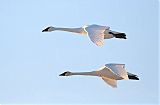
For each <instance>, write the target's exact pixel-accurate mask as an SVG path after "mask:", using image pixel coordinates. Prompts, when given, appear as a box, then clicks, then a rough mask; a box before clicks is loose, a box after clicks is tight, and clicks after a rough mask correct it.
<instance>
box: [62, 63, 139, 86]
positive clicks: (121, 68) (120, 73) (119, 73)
mask: <svg viewBox="0 0 160 105" xmlns="http://www.w3.org/2000/svg"><path fill="white" fill-rule="evenodd" d="M72 75H84V76H98V77H101V78H102V79H103V80H104V81H105V82H106V83H107V84H108V85H110V86H111V87H113V88H116V87H117V80H129V79H131V80H139V78H138V76H137V75H135V74H132V73H129V72H127V71H126V69H125V64H114V63H110V64H105V66H103V67H101V68H99V69H98V70H96V71H91V72H69V71H66V72H64V73H62V74H60V75H59V76H72Z"/></svg>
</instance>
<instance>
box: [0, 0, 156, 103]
mask: <svg viewBox="0 0 160 105" xmlns="http://www.w3.org/2000/svg"><path fill="white" fill-rule="evenodd" d="M0 24H1V25H0V31H1V34H0V103H1V104H11V103H12V104H13V103H14V104H18V103H21V104H22V103H25V104H74V105H75V104H98V105H99V104H113V105H114V104H118V105H119V104H153V105H154V104H158V83H159V81H158V1H156V0H1V2H0ZM86 24H99V25H106V26H110V27H111V29H112V30H115V31H120V32H125V33H126V35H127V38H128V39H127V40H120V39H110V40H105V45H104V46H103V47H97V46H96V45H95V44H93V43H92V42H91V41H90V40H89V38H88V37H84V36H81V35H78V34H74V33H67V32H58V31H56V32H52V33H42V32H41V31H42V29H44V28H46V27H47V26H51V25H52V26H57V27H81V26H83V25H86ZM106 63H125V64H126V68H127V69H128V71H129V72H131V73H134V74H137V75H138V76H139V78H140V80H139V81H118V88H116V89H113V88H111V87H109V86H108V85H107V84H106V83H105V82H104V81H103V80H101V78H98V77H81V76H72V77H59V76H58V75H59V74H60V73H62V72H64V71H68V70H69V71H74V72H78V71H80V72H81V71H92V70H96V69H98V68H100V67H101V66H103V65H104V64H106Z"/></svg>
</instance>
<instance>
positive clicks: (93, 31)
mask: <svg viewBox="0 0 160 105" xmlns="http://www.w3.org/2000/svg"><path fill="white" fill-rule="evenodd" d="M106 29H109V27H106V26H99V25H89V26H88V27H86V28H85V30H86V32H87V33H88V36H89V38H90V39H91V41H92V42H93V43H95V44H96V45H97V46H102V45H103V44H104V31H105V30H106Z"/></svg>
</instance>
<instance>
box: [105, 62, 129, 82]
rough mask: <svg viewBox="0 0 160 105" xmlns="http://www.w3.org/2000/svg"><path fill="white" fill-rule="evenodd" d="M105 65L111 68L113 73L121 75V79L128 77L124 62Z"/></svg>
mask: <svg viewBox="0 0 160 105" xmlns="http://www.w3.org/2000/svg"><path fill="white" fill-rule="evenodd" d="M105 66H106V67H107V68H109V69H111V70H112V71H113V73H115V74H116V75H118V76H120V77H122V78H123V79H126V80H127V79H128V74H127V71H126V70H125V64H106V65H105Z"/></svg>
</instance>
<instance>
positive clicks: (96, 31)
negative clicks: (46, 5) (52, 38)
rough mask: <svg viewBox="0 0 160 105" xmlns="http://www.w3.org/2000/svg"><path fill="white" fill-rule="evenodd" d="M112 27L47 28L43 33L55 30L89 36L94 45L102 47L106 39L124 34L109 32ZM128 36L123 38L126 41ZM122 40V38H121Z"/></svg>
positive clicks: (94, 25)
mask: <svg viewBox="0 0 160 105" xmlns="http://www.w3.org/2000/svg"><path fill="white" fill-rule="evenodd" d="M109 29H110V27H108V26H101V25H96V24H93V25H87V26H83V27H80V28H58V27H52V26H50V27H47V28H46V29H44V30H43V31H42V32H51V31H55V30H59V31H67V32H74V33H79V34H82V35H88V36H89V38H90V39H91V41H92V42H93V43H95V44H96V45H98V46H102V45H103V44H104V39H110V38H113V37H116V36H115V35H116V34H122V33H120V32H115V31H111V30H109ZM123 34H124V33H123ZM125 36H126V35H125V34H124V36H123V38H124V39H126V37H125ZM119 38H122V37H119Z"/></svg>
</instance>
